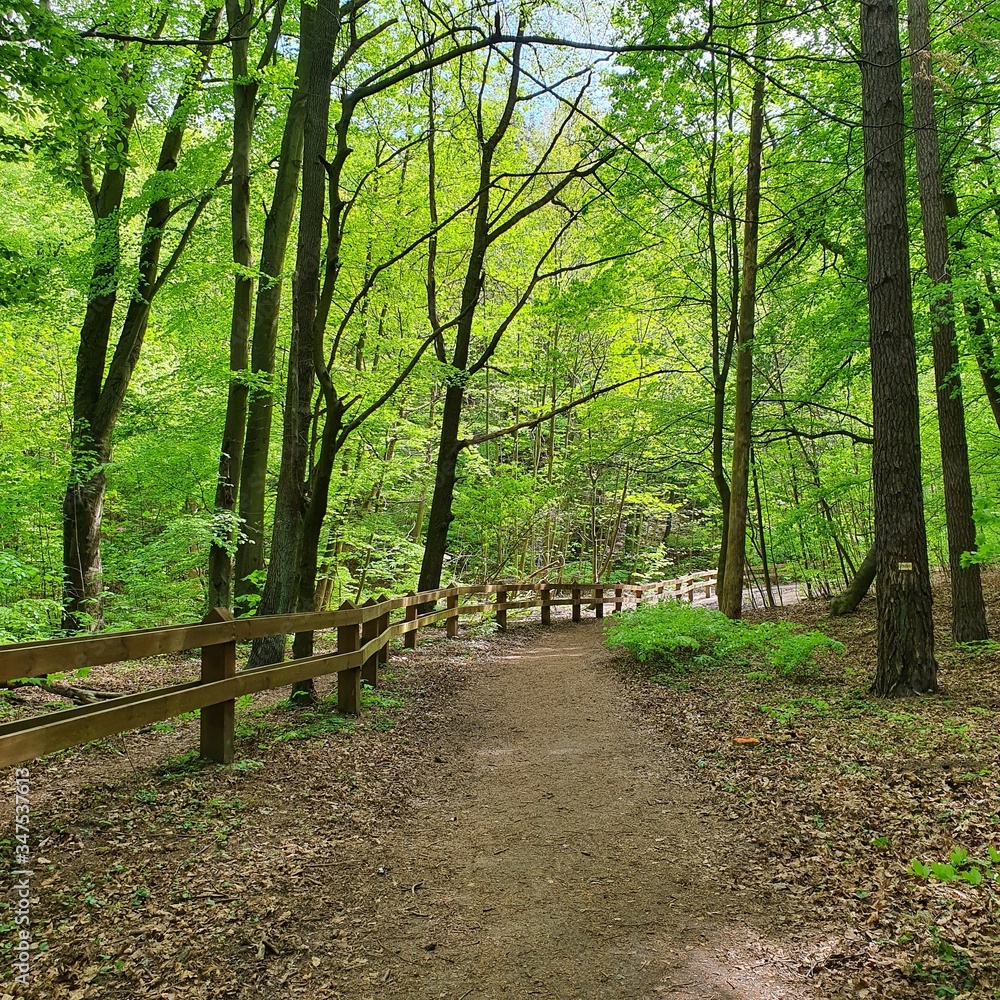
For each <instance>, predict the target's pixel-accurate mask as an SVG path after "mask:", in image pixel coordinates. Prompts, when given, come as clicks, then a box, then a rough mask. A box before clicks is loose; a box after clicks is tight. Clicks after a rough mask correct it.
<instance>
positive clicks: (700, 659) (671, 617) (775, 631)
mask: <svg viewBox="0 0 1000 1000" xmlns="http://www.w3.org/2000/svg"><path fill="white" fill-rule="evenodd" d="M607 643H608V645H609V646H611V647H612V648H613V649H624V650H627V651H628V652H630V653H632V654H633V655H634V656H635V657H636V658H637V659H638V660H639V661H640V662H641V663H650V664H653V665H661V666H666V667H668V668H671V669H672V670H673V671H675V672H680V673H685V672H690V671H691V670H695V669H699V668H706V667H716V666H723V665H728V666H738V667H759V666H765V665H766V666H767V667H769V668H771V669H772V670H775V671H777V672H778V673H781V674H785V675H787V674H791V673H793V672H795V671H797V670H800V669H802V668H803V667H806V666H810V665H812V664H813V663H814V657H815V654H816V652H817V651H818V650H821V649H830V650H833V651H835V652H837V653H840V652H843V648H844V647H843V646H842V645H841V643H839V642H837V641H836V640H834V639H831V638H829V637H828V636H826V635H823V633H822V632H804V631H802V630H801V629H799V628H797V627H796V626H794V625H792V624H791V623H790V622H761V623H760V624H759V625H749V624H747V623H746V622H742V621H731V620H730V619H729V618H727V617H726V616H725V615H724V614H723V613H722V612H721V611H715V610H712V609H711V608H702V607H698V606H696V605H692V604H686V603H684V602H682V601H665V602H663V603H662V604H652V605H648V606H646V607H641V608H637V609H636V610H635V611H622V612H619V613H618V614H616V615H614V616H613V619H612V624H611V627H610V628H609V629H608V633H607Z"/></svg>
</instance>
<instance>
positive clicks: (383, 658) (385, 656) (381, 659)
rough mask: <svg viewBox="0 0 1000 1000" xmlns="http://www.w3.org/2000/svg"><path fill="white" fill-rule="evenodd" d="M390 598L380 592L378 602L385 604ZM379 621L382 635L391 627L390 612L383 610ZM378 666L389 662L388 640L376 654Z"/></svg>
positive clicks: (378, 633) (379, 632)
mask: <svg viewBox="0 0 1000 1000" xmlns="http://www.w3.org/2000/svg"><path fill="white" fill-rule="evenodd" d="M388 600H389V598H388V597H386V596H385V594H380V595H379V599H378V603H379V604H385V603H386V602H387V601H388ZM376 621H377V623H378V632H377V633H376V634H377V635H381V634H382V633H383V632H384V631H385V630H386V629H387V628H388V627H389V612H388V611H383V612H382V614H380V615H379V616H378V618H377V619H376ZM375 656H376V657H377V663H378V666H380V667H384V666H385V665H386V664H387V663H388V662H389V643H388V642H387V643H386V644H385V645H384V646H383V647H382V648H381V649H380V650H379V651H378V652H377V653H376V654H375Z"/></svg>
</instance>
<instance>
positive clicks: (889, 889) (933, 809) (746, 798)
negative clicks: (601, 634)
mask: <svg viewBox="0 0 1000 1000" xmlns="http://www.w3.org/2000/svg"><path fill="white" fill-rule="evenodd" d="M989 582H990V583H991V584H992V585H993V588H994V589H993V592H994V593H995V592H996V589H997V588H996V585H997V584H998V583H1000V581H998V580H996V579H995V578H993V579H990V581H989ZM935 596H936V598H937V601H936V605H935V608H936V614H937V615H938V618H939V622H938V624H939V626H940V631H939V633H938V651H939V663H940V665H941V673H940V682H941V693H940V694H939V695H938V696H936V697H931V698H923V699H910V700H900V701H891V702H889V701H877V700H874V699H872V698H871V697H870V695H869V694H868V686H869V684H870V682H871V678H872V676H873V673H874V654H875V648H874V641H875V621H874V600H873V599H872V598H869V599H868V600H867V601H866V602H865V603H864V605H863V606H862V609H861V610H860V612H859V613H858V614H857V615H855V616H852V617H851V618H848V619H840V620H836V619H833V620H830V619H827V618H826V617H825V613H824V612H825V608H824V606H822V605H820V604H812V603H804V604H800V605H796V606H793V607H786V608H784V609H781V617H783V618H785V619H792V620H795V621H797V622H798V623H800V624H802V625H803V626H805V627H807V628H819V629H821V630H822V631H824V632H826V634H828V635H831V636H832V637H834V638H836V639H839V640H840V641H841V642H843V643H844V644H845V647H846V649H845V652H844V654H843V656H841V657H837V656H833V655H827V656H825V657H824V658H823V661H822V663H821V664H820V668H819V671H818V672H817V673H816V675H815V676H804V677H800V678H791V679H780V678H773V677H772V678H766V677H763V676H751V677H749V678H748V677H747V676H746V674H745V672H742V673H741V672H733V671H721V672H715V673H712V674H700V675H697V676H693V677H688V678H678V679H677V680H676V681H675V682H674V683H672V684H670V685H666V686H664V685H654V684H652V683H650V682H648V681H647V680H644V679H643V678H642V677H640V676H639V675H636V674H635V673H634V672H632V671H633V670H634V668H631V667H630V666H629V665H628V664H626V663H624V662H623V663H622V668H623V670H624V671H625V672H626V674H629V673H631V677H630V680H631V686H632V691H633V694H634V697H635V700H636V702H637V704H638V705H639V706H641V709H642V710H643V711H644V713H646V714H647V715H648V716H649V717H651V718H652V719H654V720H655V721H656V723H657V728H658V729H659V731H660V732H661V733H662V735H663V737H664V738H665V739H666V740H667V741H668V743H669V745H670V746H671V748H672V749H673V751H675V752H676V753H677V754H678V756H680V757H683V758H685V759H686V762H687V769H686V774H687V777H688V780H690V781H692V782H695V783H698V784H701V785H703V786H704V787H705V789H706V794H708V795H711V796H712V797H713V799H715V800H716V801H719V800H721V801H722V802H723V803H724V804H725V815H726V818H727V819H728V821H729V822H730V823H731V824H732V827H731V832H732V836H733V838H735V839H736V840H746V841H750V842H751V843H753V844H754V845H755V846H756V851H754V852H753V854H752V855H751V856H750V859H749V860H746V861H745V862H743V863H745V864H747V865H748V866H749V867H750V868H751V869H752V870H749V871H748V872H747V877H746V881H747V882H748V883H750V884H755V885H760V886H764V887H765V889H766V892H767V893H772V894H777V893H780V894H782V895H783V896H784V897H785V906H786V908H787V907H788V905H789V898H790V899H791V900H792V901H794V902H793V904H792V905H793V906H794V910H793V912H795V913H796V914H797V916H798V923H799V930H800V931H801V932H802V937H803V942H802V946H801V948H800V954H799V962H800V965H802V966H803V967H805V968H806V969H807V971H808V972H809V974H810V976H811V977H815V978H816V979H817V980H818V982H819V983H820V984H821V986H822V987H823V988H824V992H829V994H830V995H831V996H848V997H852V998H853V997H884V998H899V1000H904V998H906V1000H912V998H915V997H928V998H931V997H958V998H969V1000H971V998H977V1000H997V998H1000V902H998V893H1000V883H996V882H989V881H988V880H986V881H984V882H983V883H982V884H981V885H979V886H972V885H969V884H967V883H964V882H960V881H954V882H941V881H937V880H928V879H923V878H919V877H916V876H914V875H913V874H911V873H909V872H908V869H909V866H910V864H911V861H912V860H913V859H914V858H917V859H920V860H921V861H923V862H929V861H938V862H947V861H948V859H949V855H950V854H951V852H952V851H953V850H954V849H955V848H957V847H961V848H965V849H966V850H967V851H969V853H970V855H971V856H972V857H984V856H986V854H987V847H988V846H989V845H992V846H993V848H994V849H998V850H1000V721H998V714H997V710H998V708H1000V653H998V652H997V651H992V652H980V653H978V654H975V655H973V654H970V653H967V652H960V651H957V650H955V649H954V647H953V646H952V644H951V642H950V640H949V638H948V631H947V630H948V628H949V627H950V623H949V622H948V621H946V620H944V615H943V614H942V612H941V609H942V608H943V607H946V605H947V596H946V594H945V593H941V592H938V593H936V595H935ZM989 612H990V618H991V627H992V633H993V635H997V636H1000V600H993V601H991V602H990V607H989ZM756 617H757V618H762V617H764V613H763V612H757V613H756ZM750 737H753V738H756V739H758V740H759V741H760V742H759V743H758V744H746V745H740V744H738V743H737V742H736V740H737V739H742V738H750ZM997 867H1000V866H997Z"/></svg>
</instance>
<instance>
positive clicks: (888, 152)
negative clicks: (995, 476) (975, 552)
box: [861, 0, 937, 696]
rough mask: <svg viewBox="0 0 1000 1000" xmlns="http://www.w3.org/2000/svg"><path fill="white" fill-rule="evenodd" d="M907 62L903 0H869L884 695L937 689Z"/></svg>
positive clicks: (865, 99) (866, 110) (864, 17)
mask: <svg viewBox="0 0 1000 1000" xmlns="http://www.w3.org/2000/svg"><path fill="white" fill-rule="evenodd" d="M900 64H901V52H900V46H899V15H898V10H897V7H896V3H895V0H862V4H861V89H862V119H863V126H864V143H865V178H864V182H865V242H866V245H867V248H868V305H869V324H870V330H869V343H870V351H871V362H872V416H873V423H874V447H873V452H872V480H873V487H874V495H875V550H876V571H877V573H878V580H879V586H878V592H877V598H878V665H877V670H876V675H875V683H874V685H873V690H874V691H875V693H876V694H878V695H882V696H887V695H902V694H911V693H921V692H929V691H935V690H936V689H937V663H936V661H935V659H934V622H933V619H932V613H931V585H930V572H929V568H928V560H927V534H926V529H925V526H924V507H923V484H922V482H921V478H920V412H919V404H918V393H917V360H916V346H915V342H914V333H913V302H912V298H911V290H910V260H909V233H908V230H907V217H906V209H907V205H906V169H905V163H904V128H903V85H902V72H901V69H900Z"/></svg>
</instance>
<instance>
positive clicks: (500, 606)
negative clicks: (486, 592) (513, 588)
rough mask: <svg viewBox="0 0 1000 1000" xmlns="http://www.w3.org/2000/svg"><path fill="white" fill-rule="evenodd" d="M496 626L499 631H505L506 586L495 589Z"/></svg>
mask: <svg viewBox="0 0 1000 1000" xmlns="http://www.w3.org/2000/svg"><path fill="white" fill-rule="evenodd" d="M497 628H499V629H500V631H501V632H506V631H507V588H506V587H501V588H500V589H499V590H498V591H497Z"/></svg>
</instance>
